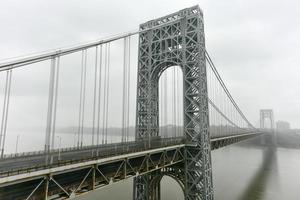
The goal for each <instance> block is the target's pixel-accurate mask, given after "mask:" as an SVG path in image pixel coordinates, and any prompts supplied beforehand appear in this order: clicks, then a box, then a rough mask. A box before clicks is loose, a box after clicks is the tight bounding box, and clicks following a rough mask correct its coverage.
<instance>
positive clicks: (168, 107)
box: [156, 65, 184, 138]
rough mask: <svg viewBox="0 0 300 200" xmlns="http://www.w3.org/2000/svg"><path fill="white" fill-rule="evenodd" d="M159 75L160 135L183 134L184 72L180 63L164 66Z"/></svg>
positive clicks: (173, 135) (164, 136)
mask: <svg viewBox="0 0 300 200" xmlns="http://www.w3.org/2000/svg"><path fill="white" fill-rule="evenodd" d="M156 76H157V77H158V97H159V100H158V104H159V105H158V110H159V136H160V137H163V138H171V137H180V136H183V135H184V133H183V73H182V68H181V67H180V66H178V65H172V66H168V67H162V68H161V69H160V71H159V72H157V74H156Z"/></svg>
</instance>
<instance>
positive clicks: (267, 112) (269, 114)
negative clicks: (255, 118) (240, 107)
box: [260, 109, 275, 130]
mask: <svg viewBox="0 0 300 200" xmlns="http://www.w3.org/2000/svg"><path fill="white" fill-rule="evenodd" d="M266 119H269V120H270V126H271V127H270V129H271V130H274V128H275V127H274V113H273V110H272V109H261V110H260V128H261V129H266V126H265V120H266Z"/></svg>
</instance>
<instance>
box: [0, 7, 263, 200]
mask: <svg viewBox="0 0 300 200" xmlns="http://www.w3.org/2000/svg"><path fill="white" fill-rule="evenodd" d="M135 34H139V58H138V86H137V108H136V111H137V118H136V140H135V141H131V142H122V143H115V144H104V143H103V144H102V145H99V144H98V145H93V146H82V147H80V148H79V145H78V147H77V148H69V149H59V150H57V149H54V145H52V142H53V138H54V131H53V130H54V129H53V127H54V125H55V110H56V108H55V104H56V103H55V102H56V97H55V96H56V92H57V91H56V90H57V89H55V88H56V87H57V84H58V68H59V59H60V58H62V57H63V56H64V55H67V54H72V53H75V52H79V51H82V55H84V52H83V51H85V50H86V49H89V48H92V47H97V46H99V45H103V44H107V43H110V42H112V41H115V40H119V39H123V38H126V37H129V36H131V35H135ZM44 60H51V61H52V62H51V63H52V65H51V69H52V70H51V73H50V74H51V76H50V80H52V81H50V85H49V105H48V118H47V124H48V126H47V131H46V132H47V134H46V141H45V149H44V151H39V152H31V153H21V154H16V155H4V156H3V158H1V159H0V199H6V200H10V199H12V200H18V199H26V200H29V199H30V200H33V199H48V198H55V199H68V198H72V197H74V196H76V195H81V194H83V193H86V192H89V191H91V190H95V189H97V188H101V187H103V186H105V185H108V184H111V183H114V182H117V181H120V180H124V179H128V178H130V177H133V178H134V196H133V199H135V200H159V199H160V180H161V178H162V177H163V176H165V175H166V176H170V177H172V178H174V179H175V180H176V181H177V182H178V183H179V185H180V186H181V187H182V189H183V191H184V196H185V199H186V200H192V199H193V200H194V199H195V200H197V199H198V200H200V199H201V200H211V199H213V185H212V172H211V155H210V152H211V150H213V149H217V148H220V147H223V146H226V145H230V144H233V143H236V142H239V141H241V140H244V139H248V138H250V137H253V136H256V135H259V134H260V133H259V132H256V131H257V130H255V129H254V127H253V126H249V127H250V128H248V129H246V128H242V129H231V130H232V132H228V133H227V134H226V135H223V136H220V135H219V136H210V133H209V116H208V113H209V112H208V109H209V107H208V100H209V99H208V95H207V77H206V66H205V64H206V60H205V38H204V29H203V15H202V11H201V10H200V8H199V7H198V6H194V7H191V8H187V9H184V10H181V11H179V12H176V13H174V14H171V15H168V16H165V17H162V18H159V19H156V20H152V21H149V22H146V23H144V24H142V25H140V30H138V31H135V32H131V33H127V34H122V35H119V36H115V37H112V38H109V39H106V40H98V41H96V42H91V43H86V44H83V45H78V46H75V47H71V48H66V49H61V50H57V51H51V52H46V53H42V54H39V55H34V56H29V57H27V58H21V59H16V60H14V61H10V62H6V63H1V64H0V72H1V71H8V70H9V71H10V73H11V71H12V70H13V69H14V68H18V67H22V66H25V65H29V64H32V63H37V62H41V61H44ZM209 60H210V59H209ZM210 62H211V60H210ZM171 66H180V67H181V69H182V72H183V91H184V96H183V102H184V106H183V108H184V113H183V115H184V116H183V118H184V134H183V135H184V136H183V137H171V138H161V137H160V133H159V111H158V108H159V107H158V98H159V97H158V80H159V77H160V75H161V74H162V73H163V71H164V70H165V69H167V68H168V67H171ZM214 70H215V69H214ZM216 76H217V77H218V78H220V77H219V75H218V74H217V75H216ZM219 81H220V80H219ZM220 84H221V85H222V87H225V86H224V83H223V81H222V80H221V82H220ZM223 89H224V88H223ZM224 90H225V92H226V93H227V95H228V97H229V99H230V101H231V102H232V103H233V104H234V107H235V109H237V110H238V112H239V113H240V115H241V117H242V118H243V119H244V120H245V121H246V122H247V123H248V124H250V123H249V122H248V120H247V119H246V118H245V116H244V115H243V113H242V112H241V111H240V109H239V108H238V106H237V105H236V103H235V102H234V100H233V99H232V97H231V95H230V94H229V92H228V90H227V88H225V89H224ZM211 104H212V105H213V107H214V108H215V109H216V110H217V112H218V113H219V114H220V115H221V116H222V117H223V118H224V119H226V120H227V121H229V122H231V121H230V119H229V118H228V117H226V115H224V114H223V113H222V111H221V110H220V109H218V108H217V106H216V105H215V104H213V102H211ZM54 108H55V109H54ZM52 120H54V121H52ZM4 124H5V123H4ZM233 124H234V123H233ZM250 125H251V124H250ZM235 130H236V131H235ZM238 131H240V132H238ZM51 140H52V142H51ZM45 158H46V162H45ZM49 158H51V159H49Z"/></svg>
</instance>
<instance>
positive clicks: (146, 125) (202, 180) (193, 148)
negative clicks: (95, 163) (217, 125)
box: [134, 6, 213, 200]
mask: <svg viewBox="0 0 300 200" xmlns="http://www.w3.org/2000/svg"><path fill="white" fill-rule="evenodd" d="M164 24H165V25H164ZM156 26H159V27H157V28H156ZM144 29H149V30H148V31H146V32H142V33H140V35H139V58H138V83H137V84H138V86H137V111H136V113H137V119H136V140H147V139H148V140H149V146H150V145H151V144H150V141H151V140H150V138H151V137H157V136H159V111H158V107H159V106H158V99H159V97H158V95H159V94H158V80H159V77H160V75H161V74H162V73H163V71H164V70H165V69H167V68H168V67H171V66H180V67H181V69H182V72H183V90H184V97H183V98H184V106H183V110H184V135H185V138H186V146H185V148H184V155H185V156H184V158H185V163H184V166H183V168H181V169H180V170H179V172H180V173H182V175H181V177H184V180H183V185H184V195H185V199H187V200H189V199H199V200H200V199H205V200H211V199H213V184H212V169H211V155H210V135H209V116H208V113H209V112H208V100H207V99H208V94H207V77H206V60H205V37H204V25H203V14H202V11H201V10H200V8H199V7H198V6H194V7H191V8H187V9H184V10H181V11H179V12H176V13H173V14H171V15H167V16H165V17H162V18H158V19H155V20H151V21H149V22H146V23H144V24H141V25H140V30H144ZM154 176H155V175H153V174H150V175H148V174H147V175H144V176H140V177H137V178H135V181H134V191H135V192H134V195H135V196H134V199H135V200H150V199H151V200H154V199H155V200H156V199H160V198H159V195H157V190H159V189H158V188H159V184H158V183H157V182H156V183H157V184H156V185H154V186H153V185H151V180H152V179H155V177H154Z"/></svg>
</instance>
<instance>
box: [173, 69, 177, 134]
mask: <svg viewBox="0 0 300 200" xmlns="http://www.w3.org/2000/svg"><path fill="white" fill-rule="evenodd" d="M175 70H176V68H175V67H173V126H174V128H173V131H174V135H175V137H176V136H177V133H176V80H175V73H176V72H175Z"/></svg>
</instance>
